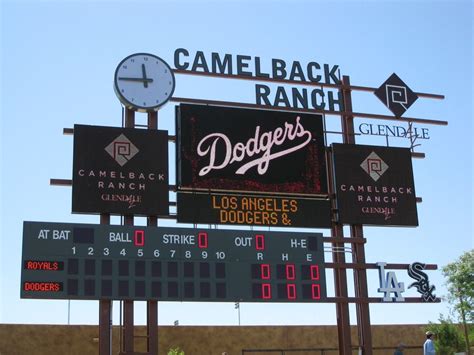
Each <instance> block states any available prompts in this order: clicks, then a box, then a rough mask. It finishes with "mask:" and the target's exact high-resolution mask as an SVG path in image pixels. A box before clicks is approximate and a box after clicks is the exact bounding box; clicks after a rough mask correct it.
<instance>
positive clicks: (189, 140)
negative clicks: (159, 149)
mask: <svg viewBox="0 0 474 355" xmlns="http://www.w3.org/2000/svg"><path fill="white" fill-rule="evenodd" d="M177 110H178V112H177V115H176V117H177V123H176V127H177V160H178V167H177V172H178V176H177V180H178V187H179V188H180V189H193V190H205V191H209V190H213V191H219V190H220V191H250V192H259V193H262V192H263V193H277V194H288V195H295V194H298V195H318V194H319V195H321V194H327V179H326V160H325V152H324V136H323V123H322V116H321V115H313V114H302V113H290V112H280V111H266V110H250V109H236V108H229V107H213V106H200V105H186V104H182V105H180V106H179V107H178V108H177Z"/></svg>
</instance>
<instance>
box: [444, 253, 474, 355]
mask: <svg viewBox="0 0 474 355" xmlns="http://www.w3.org/2000/svg"><path fill="white" fill-rule="evenodd" d="M443 275H444V276H445V277H446V278H447V286H448V291H449V295H448V301H449V302H450V303H451V304H452V305H453V308H454V310H455V311H456V314H457V316H458V319H459V320H460V322H461V323H462V325H463V336H464V343H465V349H466V350H467V349H469V348H470V345H471V344H472V335H471V334H472V332H473V327H472V324H473V322H474V249H473V250H470V251H467V252H465V253H464V254H463V255H461V256H460V258H459V259H458V260H456V261H455V262H453V263H451V264H448V265H446V266H445V267H443ZM468 353H469V351H468Z"/></svg>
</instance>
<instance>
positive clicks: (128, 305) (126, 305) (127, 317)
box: [122, 108, 135, 354]
mask: <svg viewBox="0 0 474 355" xmlns="http://www.w3.org/2000/svg"><path fill="white" fill-rule="evenodd" d="M125 127H126V128H134V127H135V111H133V110H131V109H129V108H126V109H125ZM124 225H128V226H133V215H127V216H124ZM133 317H134V315H133V301H130V300H125V301H124V302H123V325H124V329H123V337H122V341H123V344H122V350H123V351H124V352H125V354H129V353H130V354H133V352H134V348H135V340H134V319H133Z"/></svg>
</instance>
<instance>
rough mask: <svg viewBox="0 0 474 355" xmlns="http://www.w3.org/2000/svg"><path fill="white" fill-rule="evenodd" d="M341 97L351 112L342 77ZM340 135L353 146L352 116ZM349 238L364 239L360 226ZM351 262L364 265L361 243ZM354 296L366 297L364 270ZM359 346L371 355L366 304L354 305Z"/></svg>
mask: <svg viewBox="0 0 474 355" xmlns="http://www.w3.org/2000/svg"><path fill="white" fill-rule="evenodd" d="M342 85H343V88H342V95H343V98H344V107H345V108H346V111H347V112H352V97H351V90H350V85H351V83H350V78H349V76H346V75H344V76H343V77H342ZM341 125H342V133H343V137H344V138H343V141H344V143H349V144H355V135H354V133H355V131H354V116H352V115H350V114H348V115H343V116H342V122H341ZM350 231H351V238H364V233H363V229H362V225H351V228H350ZM352 251H353V254H352V261H353V262H354V263H356V264H357V263H361V264H365V249H364V244H363V243H353V244H352ZM354 284H355V285H354V286H355V296H356V297H357V298H367V297H368V287H367V272H366V270H365V269H357V268H356V269H354ZM356 313H357V324H358V337H359V346H360V347H361V349H362V354H364V355H372V333H371V330H370V312H369V304H368V303H362V302H360V303H356Z"/></svg>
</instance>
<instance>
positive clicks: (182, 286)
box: [21, 222, 327, 302]
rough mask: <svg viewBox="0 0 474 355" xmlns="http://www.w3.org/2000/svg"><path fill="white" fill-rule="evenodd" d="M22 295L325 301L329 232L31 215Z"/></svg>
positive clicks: (26, 229)
mask: <svg viewBox="0 0 474 355" xmlns="http://www.w3.org/2000/svg"><path fill="white" fill-rule="evenodd" d="M21 297H22V298H36V299H83V300H86V299H90V300H97V299H110V300H158V301H200V302H219V301H222V302H236V301H239V302H318V301H319V302H321V301H325V299H326V297H327V295H326V280H325V269H324V253H323V240H322V234H320V233H298V232H296V233H295V232H291V233H286V232H270V231H249V230H224V229H222V230H219V229H193V228H174V227H142V226H122V225H96V224H71V223H46V222H24V226H23V253H22V272H21Z"/></svg>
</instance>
